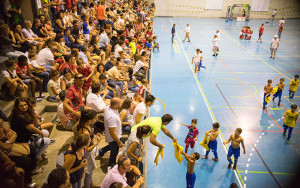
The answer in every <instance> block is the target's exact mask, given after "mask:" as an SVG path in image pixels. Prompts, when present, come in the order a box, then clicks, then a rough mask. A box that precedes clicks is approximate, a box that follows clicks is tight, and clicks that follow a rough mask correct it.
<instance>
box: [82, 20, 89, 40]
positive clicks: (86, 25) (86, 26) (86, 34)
mask: <svg viewBox="0 0 300 188" xmlns="http://www.w3.org/2000/svg"><path fill="white" fill-rule="evenodd" d="M82 30H83V36H84V38H85V40H87V41H89V40H90V25H89V18H88V17H85V18H84V23H83V24H82Z"/></svg>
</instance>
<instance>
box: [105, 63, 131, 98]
mask: <svg viewBox="0 0 300 188" xmlns="http://www.w3.org/2000/svg"><path fill="white" fill-rule="evenodd" d="M121 70H122V67H121V64H120V62H116V66H114V67H113V68H111V69H109V71H107V75H108V83H109V82H112V81H115V84H116V85H118V86H119V87H120V89H121V93H122V92H123V85H124V83H123V81H129V80H130V79H129V78H127V77H125V76H122V75H121V73H120V71H121Z"/></svg>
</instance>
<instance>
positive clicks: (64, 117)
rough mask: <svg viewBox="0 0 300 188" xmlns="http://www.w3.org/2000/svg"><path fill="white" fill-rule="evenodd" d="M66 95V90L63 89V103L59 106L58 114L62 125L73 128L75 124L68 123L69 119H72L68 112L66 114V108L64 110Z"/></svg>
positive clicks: (61, 99) (60, 95)
mask: <svg viewBox="0 0 300 188" xmlns="http://www.w3.org/2000/svg"><path fill="white" fill-rule="evenodd" d="M65 97H66V91H61V92H60V93H59V98H60V101H61V103H59V105H58V106H57V115H58V117H59V120H60V123H61V125H62V126H63V127H64V128H65V129H66V130H71V129H72V127H73V125H67V123H68V120H69V119H70V118H69V117H68V116H67V115H66V114H65V110H64V106H63V105H64V103H63V102H64V100H65Z"/></svg>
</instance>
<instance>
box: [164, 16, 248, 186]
mask: <svg viewBox="0 0 300 188" xmlns="http://www.w3.org/2000/svg"><path fill="white" fill-rule="evenodd" d="M169 20H170V22H171V24H172V25H173V22H172V20H171V18H169ZM176 35H177V38H178V39H179V44H180V46H181V48H182V50H183V52H184V55H185V58H186V60H187V63H188V64H189V67H190V69H191V71H192V74H193V76H194V78H195V81H196V83H197V86H198V88H199V90H200V93H201V96H202V98H203V100H204V102H205V105H206V108H207V110H208V112H209V115H210V117H211V119H212V122H214V123H215V120H214V118H213V115H212V112H211V110H210V108H209V106H208V104H207V100H206V98H205V97H204V94H203V91H202V87H201V86H200V83H199V82H198V81H197V79H198V78H197V77H196V75H195V74H194V70H193V68H192V67H191V63H190V60H189V57H187V54H186V53H185V51H184V48H183V46H182V43H181V41H180V37H179V35H178V33H177V31H176ZM219 138H220V140H221V143H222V145H223V142H224V140H223V139H222V137H221V136H219ZM223 148H224V150H225V152H227V149H226V147H225V145H223ZM233 171H234V174H235V176H236V179H237V180H238V182H239V185H240V187H243V186H242V183H241V181H240V178H239V176H238V174H237V172H236V170H233ZM244 187H246V184H245V183H244Z"/></svg>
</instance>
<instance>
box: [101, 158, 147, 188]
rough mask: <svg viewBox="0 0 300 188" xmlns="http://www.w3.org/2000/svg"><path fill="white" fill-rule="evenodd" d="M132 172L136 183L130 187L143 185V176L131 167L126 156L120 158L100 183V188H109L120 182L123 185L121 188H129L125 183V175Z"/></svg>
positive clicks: (134, 167)
mask: <svg viewBox="0 0 300 188" xmlns="http://www.w3.org/2000/svg"><path fill="white" fill-rule="evenodd" d="M128 172H134V174H135V176H136V177H137V181H136V182H135V184H134V185H133V186H132V187H134V188H135V187H137V188H138V187H141V186H142V185H143V184H144V179H143V175H142V174H141V172H140V170H139V169H138V168H137V167H136V166H134V165H131V162H130V159H129V157H128V156H125V157H120V158H119V160H118V164H116V165H115V166H114V167H113V168H111V169H110V170H109V171H108V173H107V174H106V176H105V178H104V179H103V181H102V184H101V188H109V187H110V186H111V184H113V183H115V182H120V183H122V184H123V187H130V186H129V185H128V184H127V182H126V173H128Z"/></svg>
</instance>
